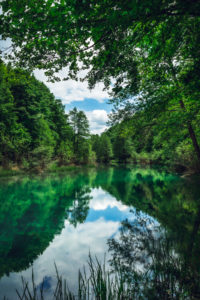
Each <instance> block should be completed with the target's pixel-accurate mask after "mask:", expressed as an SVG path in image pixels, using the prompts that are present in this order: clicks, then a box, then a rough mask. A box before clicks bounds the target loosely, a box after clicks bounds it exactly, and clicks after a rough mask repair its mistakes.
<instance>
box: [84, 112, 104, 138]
mask: <svg viewBox="0 0 200 300" xmlns="http://www.w3.org/2000/svg"><path fill="white" fill-rule="evenodd" d="M85 114H86V116H87V118H88V120H89V123H90V131H91V133H93V134H100V133H101V132H103V131H104V130H106V129H107V128H108V126H106V122H107V121H108V113H107V112H106V111H105V110H104V109H94V110H92V111H86V112H85Z"/></svg>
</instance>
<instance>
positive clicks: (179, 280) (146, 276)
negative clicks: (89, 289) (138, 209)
mask: <svg viewBox="0 0 200 300" xmlns="http://www.w3.org/2000/svg"><path fill="white" fill-rule="evenodd" d="M108 244H109V251H110V252H111V253H112V255H111V260H110V263H111V266H112V267H113V271H114V272H117V273H120V276H121V277H122V278H123V282H126V283H127V284H128V286H129V289H130V293H131V295H132V297H133V299H199V298H200V285H199V282H200V274H199V270H197V268H196V267H195V266H194V265H192V263H191V262H192V260H191V258H192V255H191V253H190V254H189V253H188V254H189V256H188V258H187V259H185V257H184V255H182V254H183V253H180V252H179V251H178V248H177V242H176V241H175V240H174V239H173V237H172V236H171V233H170V232H168V231H166V230H164V229H163V227H161V226H160V225H159V224H158V223H157V222H156V221H155V220H153V219H152V218H150V217H147V216H144V215H141V214H138V216H137V218H136V219H135V220H134V221H130V220H127V219H126V220H125V221H123V222H122V226H121V228H120V234H119V236H118V237H116V238H115V239H109V240H108Z"/></svg>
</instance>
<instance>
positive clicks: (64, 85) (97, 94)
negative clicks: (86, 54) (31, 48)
mask: <svg viewBox="0 0 200 300" xmlns="http://www.w3.org/2000/svg"><path fill="white" fill-rule="evenodd" d="M34 74H35V76H36V78H37V79H39V80H40V81H43V82H44V83H45V84H46V85H47V86H48V88H49V89H50V91H51V92H52V93H53V94H54V95H55V97H56V98H59V99H61V100H62V102H63V104H69V103H70V102H72V101H84V99H85V98H92V99H96V100H97V101H99V102H104V101H105V100H106V99H108V93H107V92H105V91H103V84H101V83H100V84H98V85H97V86H96V87H95V88H94V89H93V90H92V91H90V90H89V89H88V84H87V82H80V81H75V80H68V81H59V82H55V83H52V82H47V77H46V76H45V75H44V71H42V70H35V71H34ZM84 75H85V72H80V77H84ZM59 76H60V77H61V78H64V77H66V76H67V69H63V70H62V72H60V73H59Z"/></svg>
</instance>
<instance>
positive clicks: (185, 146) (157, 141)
mask: <svg viewBox="0 0 200 300" xmlns="http://www.w3.org/2000/svg"><path fill="white" fill-rule="evenodd" d="M174 108H175V107H174ZM167 109H168V110H172V111H173V106H171V105H169V106H168V107H167ZM167 109H166V110H167ZM166 110H165V111H164V112H162V111H161V112H157V114H154V117H153V118H152V111H151V110H150V111H149V110H148V109H147V108H146V107H145V108H143V109H141V110H139V111H137V112H136V113H134V114H133V115H131V116H129V117H127V118H126V119H125V120H122V121H119V122H118V123H116V122H114V123H113V124H114V125H112V126H110V128H109V129H108V130H107V131H105V132H103V133H102V134H101V135H97V134H96V135H94V134H90V131H89V122H88V119H87V117H86V115H85V113H84V112H83V111H78V110H77V108H74V109H73V110H71V111H70V112H69V113H68V114H66V112H65V109H64V106H63V105H62V103H61V100H58V99H55V97H54V95H53V94H52V93H51V92H50V91H49V89H48V88H47V87H46V86H45V84H44V83H42V82H40V81H38V80H37V79H36V78H35V77H34V76H33V75H31V74H30V73H28V72H27V71H24V70H22V69H20V68H15V69H14V68H12V67H11V66H10V65H9V64H8V65H6V64H5V63H3V62H1V63H0V164H1V165H2V166H3V167H4V168H9V167H10V166H13V165H17V166H18V167H22V168H27V169H34V168H42V169H44V168H45V167H46V166H47V165H49V164H50V163H51V162H53V161H55V162H56V164H57V165H58V166H61V165H67V164H94V163H96V162H97V163H129V162H132V163H145V164H150V163H157V164H171V165H177V166H179V167H181V168H182V167H183V168H185V167H187V168H192V169H195V168H197V166H198V161H197V157H196V156H195V155H194V150H193V145H192V144H191V138H190V135H189V132H188V129H187V126H183V123H182V122H183V120H181V121H180V120H179V114H178V115H177V112H176V109H174V112H170V114H172V116H173V118H172V117H171V118H169V119H167V118H166ZM194 116H195V118H194V119H193V128H194V130H195V132H196V137H197V139H198V140H199V134H200V133H199V126H198V124H199V121H200V120H199V105H196V110H195V115H194ZM113 117H114V114H111V119H112V118H113ZM111 121H112V120H111Z"/></svg>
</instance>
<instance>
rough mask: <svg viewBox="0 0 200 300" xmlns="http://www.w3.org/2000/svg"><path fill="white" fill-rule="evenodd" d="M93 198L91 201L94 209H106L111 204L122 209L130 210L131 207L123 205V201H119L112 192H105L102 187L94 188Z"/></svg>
mask: <svg viewBox="0 0 200 300" xmlns="http://www.w3.org/2000/svg"><path fill="white" fill-rule="evenodd" d="M91 196H92V197H93V199H92V200H91V201H90V208H93V209H94V210H105V209H106V208H108V207H109V206H110V207H111V208H113V207H117V208H118V209H119V210H120V211H126V210H129V207H128V206H126V205H123V204H122V203H121V202H119V201H117V200H116V199H115V198H114V197H112V196H111V195H110V194H108V193H106V192H104V191H103V190H102V189H97V188H95V189H93V190H92V192H91Z"/></svg>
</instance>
